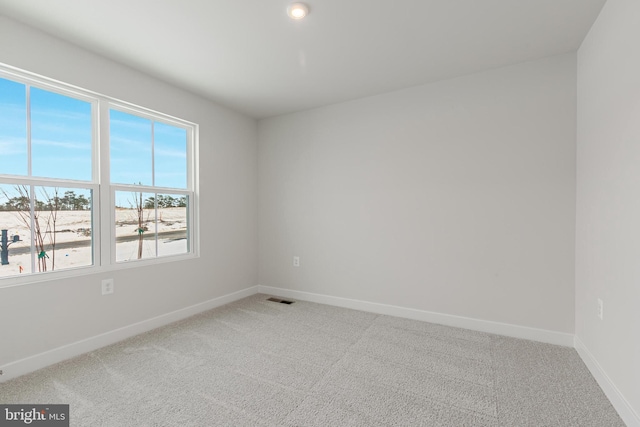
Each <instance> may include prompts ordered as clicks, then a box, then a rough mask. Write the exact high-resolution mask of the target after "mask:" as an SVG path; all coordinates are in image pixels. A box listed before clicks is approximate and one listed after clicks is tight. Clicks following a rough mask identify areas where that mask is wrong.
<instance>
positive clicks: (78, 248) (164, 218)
mask: <svg viewBox="0 0 640 427" xmlns="http://www.w3.org/2000/svg"><path fill="white" fill-rule="evenodd" d="M98 123H101V124H102V126H98ZM196 132H197V126H196V125H194V124H192V123H188V122H185V121H183V120H179V119H175V118H172V117H169V116H165V115H162V114H159V113H155V112H151V111H149V110H146V109H144V108H141V107H134V106H131V105H129V104H124V103H121V102H119V101H115V100H113V99H109V98H107V97H104V96H99V95H96V94H93V93H89V92H86V91H83V90H79V89H76V88H70V87H67V86H65V85H63V84H58V83H55V84H54V83H52V82H49V81H47V80H46V79H41V78H33V77H32V76H30V75H27V74H26V73H21V72H16V71H14V70H11V69H8V68H7V69H5V68H4V67H0V232H1V234H0V238H1V239H0V286H1V285H2V283H3V281H4V280H5V279H8V278H11V277H13V278H16V277H18V276H25V275H32V274H35V273H51V272H56V271H60V270H66V271H80V272H82V271H83V270H84V271H85V272H86V269H87V268H89V269H95V268H101V267H107V268H108V267H109V266H112V265H115V264H117V263H120V262H125V261H126V262H129V261H135V262H164V261H165V260H169V259H172V258H173V259H176V258H180V257H184V256H195V255H196V254H195V251H194V247H195V245H194V242H195V238H196V230H194V227H193V224H195V223H196V222H195V221H194V219H195V214H196V211H195V209H194V206H195V199H196V194H195V191H194V189H195V173H194V158H195V138H196ZM145 260H146V261H145ZM79 274H81V273H79Z"/></svg>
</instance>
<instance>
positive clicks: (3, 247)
mask: <svg viewBox="0 0 640 427" xmlns="http://www.w3.org/2000/svg"><path fill="white" fill-rule="evenodd" d="M19 241H20V236H19V235H17V234H16V235H15V236H12V237H11V241H9V235H8V231H7V230H2V237H0V265H8V264H9V245H10V244H12V243H16V242H19Z"/></svg>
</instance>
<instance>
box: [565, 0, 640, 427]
mask: <svg viewBox="0 0 640 427" xmlns="http://www.w3.org/2000/svg"><path fill="white" fill-rule="evenodd" d="M639 41H640V2H639V1H638V0H609V1H608V2H607V4H606V5H605V7H604V8H603V10H602V12H601V14H600V16H599V18H598V20H597V21H596V23H595V24H594V26H593V27H592V28H591V31H590V32H589V35H588V36H587V38H586V39H585V41H584V42H583V44H582V46H581V48H580V50H579V52H578V94H579V95H578V156H577V159H578V160H577V172H578V175H577V177H578V181H577V229H576V230H577V231H576V335H577V337H578V339H579V340H580V341H581V342H582V344H583V345H584V347H586V349H587V350H588V352H590V354H591V356H592V357H593V358H594V360H595V361H596V362H597V363H598V364H599V365H600V368H601V369H602V372H603V373H604V375H605V376H607V377H608V380H610V381H612V384H614V386H613V387H615V388H617V389H618V391H619V392H620V393H621V395H622V396H623V397H624V398H625V399H626V401H627V403H628V404H629V405H630V406H631V407H632V408H633V409H632V411H635V423H636V424H634V425H640V417H639V414H640V49H639V47H640V46H639ZM597 298H601V299H602V300H603V301H604V319H603V320H602V321H601V320H599V319H598V318H597V316H596V300H597ZM619 410H620V409H619ZM628 419H629V418H627V420H628ZM628 423H629V422H628ZM629 425H631V424H630V423H629Z"/></svg>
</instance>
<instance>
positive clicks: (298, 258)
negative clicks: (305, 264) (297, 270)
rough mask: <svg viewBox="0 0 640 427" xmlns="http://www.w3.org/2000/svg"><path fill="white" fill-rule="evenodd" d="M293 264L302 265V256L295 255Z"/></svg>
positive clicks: (295, 265)
mask: <svg viewBox="0 0 640 427" xmlns="http://www.w3.org/2000/svg"><path fill="white" fill-rule="evenodd" d="M293 266H294V267H300V257H299V256H294V257H293Z"/></svg>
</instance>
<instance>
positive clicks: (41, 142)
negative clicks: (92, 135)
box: [31, 139, 92, 151]
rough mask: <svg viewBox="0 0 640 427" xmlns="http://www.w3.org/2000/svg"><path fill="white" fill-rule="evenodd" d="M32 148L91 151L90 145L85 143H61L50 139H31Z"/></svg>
mask: <svg viewBox="0 0 640 427" xmlns="http://www.w3.org/2000/svg"><path fill="white" fill-rule="evenodd" d="M31 145H32V146H39V147H55V148H66V149H69V150H83V151H91V148H92V145H91V143H87V142H71V141H69V142H63V141H53V140H50V139H32V140H31Z"/></svg>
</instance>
